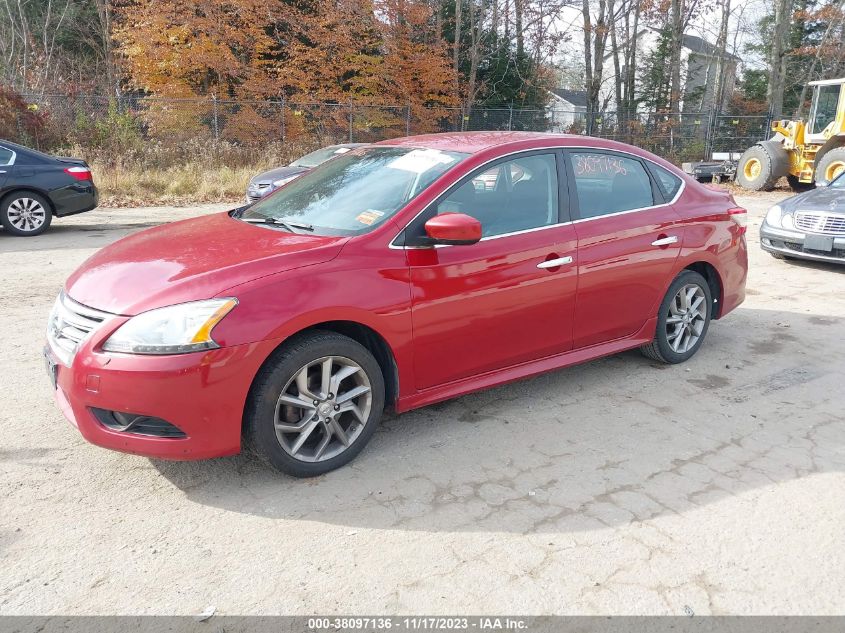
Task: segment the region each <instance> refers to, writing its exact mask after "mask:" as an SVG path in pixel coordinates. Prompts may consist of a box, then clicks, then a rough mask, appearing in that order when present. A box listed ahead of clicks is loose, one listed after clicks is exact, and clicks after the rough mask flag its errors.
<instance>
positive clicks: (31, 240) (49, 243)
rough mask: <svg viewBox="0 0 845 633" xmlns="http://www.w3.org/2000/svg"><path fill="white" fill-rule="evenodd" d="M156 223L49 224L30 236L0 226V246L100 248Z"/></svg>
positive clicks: (20, 249) (9, 249)
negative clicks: (11, 232)
mask: <svg viewBox="0 0 845 633" xmlns="http://www.w3.org/2000/svg"><path fill="white" fill-rule="evenodd" d="M160 224H161V222H138V223H113V224H112V223H109V224H66V225H61V224H59V225H56V224H52V225H50V228H48V229H47V230H46V231H45V232H44V233H42V234H41V235H35V236H32V237H18V236H16V235H12V234H10V233H9V232H8V231H4V230H2V229H0V250H3V251H5V252H33V251H60V250H67V249H78V248H102V247H103V246H108V245H109V244H112V243H113V242H115V241H116V240H118V239H120V238H122V237H126V236H127V235H130V234H132V233H134V232H136V231H140V230H142V229H147V228H150V227H153V226H159V225H160ZM69 238H70V239H69Z"/></svg>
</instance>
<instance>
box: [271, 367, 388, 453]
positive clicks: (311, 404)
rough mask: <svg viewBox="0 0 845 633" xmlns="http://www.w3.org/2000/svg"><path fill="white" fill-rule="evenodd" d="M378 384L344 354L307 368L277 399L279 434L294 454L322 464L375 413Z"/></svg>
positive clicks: (347, 443) (348, 442) (346, 444)
mask: <svg viewBox="0 0 845 633" xmlns="http://www.w3.org/2000/svg"><path fill="white" fill-rule="evenodd" d="M371 409H372V388H371V385H370V379H369V378H368V376H367V373H366V372H365V371H364V369H363V368H362V367H361V366H360V365H359V364H358V363H356V362H355V361H353V360H350V359H349V358H345V357H343V356H325V357H323V358H318V359H316V360H313V361H311V362H309V363H307V364H306V365H304V366H303V367H301V368H300V369H299V370H298V371H297V372H296V373H295V374H294V375H293V377H292V378H291V379H290V380H289V381H288V383H287V384H286V385H285V388H284V389H283V390H282V393H281V395H280V396H279V399H278V401H277V402H276V412H275V417H274V426H275V431H276V438H277V439H278V441H279V444H280V445H281V447H282V448H283V449H284V450H285V452H286V453H288V454H289V455H290V456H291V457H293V458H295V459H298V460H300V461H304V462H322V461H326V460H328V459H331V458H333V457H336V456H337V455H339V454H340V453H342V452H343V451H345V450H346V449H347V448H349V447H350V446H352V444H353V443H354V442H355V440H356V439H358V436H359V435H360V434H361V431H362V430H363V429H364V425H365V424H366V423H367V420H368V419H369V417H370V412H371Z"/></svg>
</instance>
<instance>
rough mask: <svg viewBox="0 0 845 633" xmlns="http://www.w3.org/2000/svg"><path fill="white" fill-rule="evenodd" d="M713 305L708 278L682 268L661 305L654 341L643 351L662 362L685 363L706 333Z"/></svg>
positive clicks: (699, 345) (695, 350) (643, 348)
mask: <svg viewBox="0 0 845 633" xmlns="http://www.w3.org/2000/svg"><path fill="white" fill-rule="evenodd" d="M712 306H713V297H712V295H711V293H710V286H709V285H708V284H707V280H706V279H705V278H704V277H702V276H701V275H699V274H698V273H697V272H695V271H692V270H685V271H683V272H682V273H681V274H680V275H678V276H677V277H676V278H675V281H673V282H672V285H671V286H669V290H668V291H667V292H666V296H665V297H664V298H663V301H662V303H661V304H660V311H659V312H658V315H657V330H656V331H655V334H654V340H653V341H652V342H651V343H649V344H648V345H643V346H642V347H641V348H640V350H641V351H642V353H643V354H644V355H645V356H647V357H648V358H651V359H652V360H656V361H660V362H662V363H682V362H684V361H685V360H687V359H689V358H691V357H692V356H693V354H695V353H696V352H697V351H698V348H699V347H701V343H702V342H703V341H704V337H705V335H706V334H707V329H708V328H709V326H710V318H711V311H712Z"/></svg>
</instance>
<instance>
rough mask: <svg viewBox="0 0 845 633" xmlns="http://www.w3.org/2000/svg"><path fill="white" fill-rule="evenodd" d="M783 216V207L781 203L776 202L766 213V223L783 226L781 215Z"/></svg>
mask: <svg viewBox="0 0 845 633" xmlns="http://www.w3.org/2000/svg"><path fill="white" fill-rule="evenodd" d="M782 216H783V209H781V207H780V205H779V204H776V205H775V206H773V207H772V208H771V209H769V212H768V213H766V224H768V225H769V226H775V227H778V226H781V217H782Z"/></svg>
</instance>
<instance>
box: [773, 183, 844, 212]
mask: <svg viewBox="0 0 845 633" xmlns="http://www.w3.org/2000/svg"><path fill="white" fill-rule="evenodd" d="M781 208H782V209H784V210H788V211H834V212H838V213H845V189H833V188H831V187H817V188H816V189H812V190H810V191H806V192H804V193H802V194H799V195H797V196H793V197H792V198H789V199H788V200H785V201H784V202H782V203H781Z"/></svg>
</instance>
